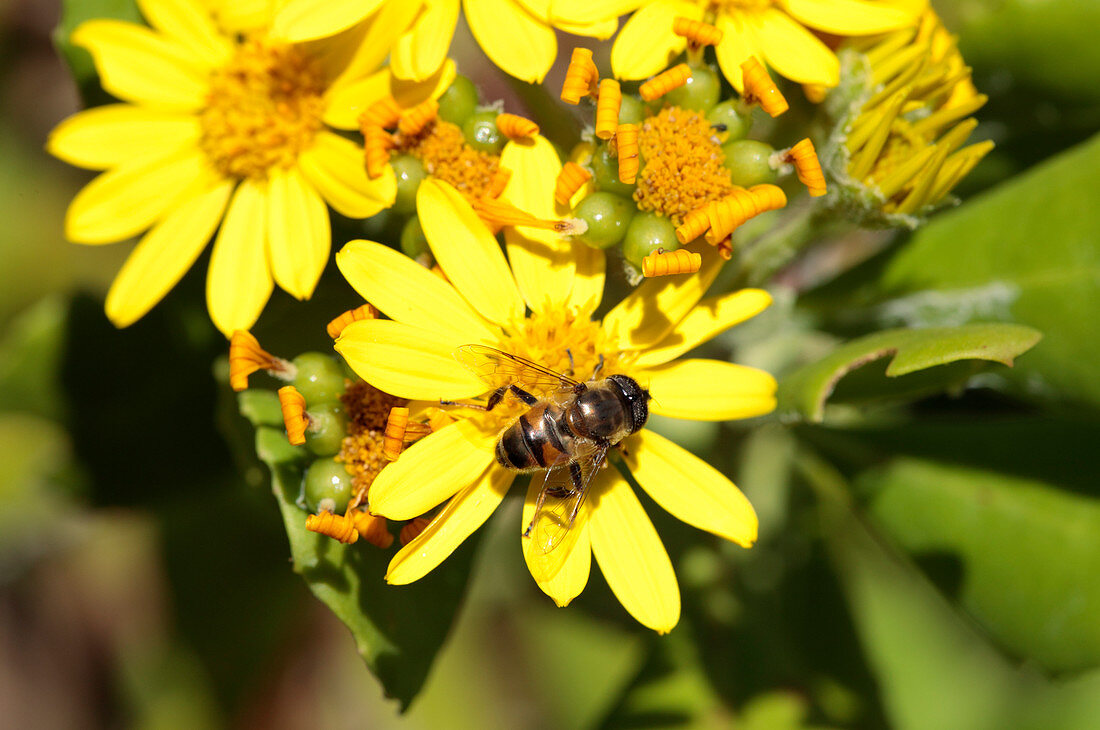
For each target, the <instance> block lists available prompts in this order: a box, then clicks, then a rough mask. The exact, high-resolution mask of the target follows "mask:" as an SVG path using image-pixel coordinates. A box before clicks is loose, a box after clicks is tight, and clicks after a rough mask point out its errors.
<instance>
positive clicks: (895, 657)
mask: <svg viewBox="0 0 1100 730" xmlns="http://www.w3.org/2000/svg"><path fill="white" fill-rule="evenodd" d="M801 467H802V468H801V471H802V473H803V475H804V476H806V477H807V479H808V480H809V481H811V482H812V483H813V484H814V489H815V492H816V493H817V495H818V497H819V498H820V499H821V501H822V508H821V510H822V524H823V531H824V534H825V537H826V541H827V545H828V547H829V550H830V553H831V554H832V557H833V561H834V564H835V567H836V570H837V572H838V574H839V575H840V576H841V578H842V580H843V583H844V586H845V593H846V596H847V599H848V601H849V604H850V607H851V611H852V617H853V620H854V621H855V625H856V629H857V631H858V633H859V637H860V640H861V642H862V643H863V646H864V649H865V652H866V654H867V659H868V661H869V663H870V665H871V670H872V672H873V673H874V675H875V678H876V680H877V682H878V683H879V686H880V689H881V691H882V696H883V701H884V703H885V705H886V710H887V714H888V716H889V719H890V726H891V727H896V728H900V729H901V730H906V729H908V728H913V729H917V728H929V727H950V728H955V729H957V730H969V729H971V728H973V729H975V730H983V729H985V728H1002V729H1009V730H1015V729H1020V730H1024V729H1027V730H1031V729H1032V728H1034V729H1036V730H1038V728H1043V729H1044V730H1061V729H1062V728H1065V729H1066V730H1073V729H1075V728H1081V727H1091V726H1093V725H1094V724H1095V719H1096V717H1097V716H1098V714H1097V713H1098V712H1100V692H1097V689H1098V688H1100V673H1097V672H1091V673H1089V674H1085V675H1081V676H1080V677H1078V678H1069V679H1064V680H1046V679H1044V678H1042V677H1040V676H1038V675H1037V674H1035V673H1034V671H1032V670H1031V669H1029V668H1027V667H1022V668H1018V667H1016V666H1013V664H1011V663H1010V662H1009V661H1007V660H1006V659H1005V658H1004V657H1003V656H1002V655H1000V654H999V653H998V652H997V651H996V650H995V649H994V648H993V647H992V646H990V645H989V644H988V643H987V642H986V641H985V640H984V638H983V637H982V636H981V635H980V634H978V633H977V632H976V631H975V630H974V628H973V626H972V625H971V624H970V623H969V622H968V621H967V620H966V619H965V618H964V617H963V616H961V615H959V614H958V613H957V612H956V611H954V610H953V609H952V607H951V606H950V605H949V604H948V603H947V602H946V601H944V599H943V597H942V596H941V595H940V594H939V593H937V591H936V590H935V588H934V587H933V586H932V584H930V583H929V582H928V581H927V580H926V579H925V578H924V577H923V576H921V575H920V573H919V572H918V571H916V570H915V569H914V568H913V567H912V565H910V564H909V563H907V562H906V561H905V560H904V559H903V558H900V557H899V556H898V555H897V554H895V553H893V552H892V551H891V550H890V549H889V548H888V547H886V546H885V545H884V543H883V541H882V540H881V538H880V537H879V536H878V535H876V534H875V533H874V532H873V531H872V529H870V528H869V526H868V525H867V524H866V523H864V522H863V521H862V520H861V519H860V518H859V516H858V514H857V513H856V512H854V511H853V508H852V505H851V504H850V502H849V501H848V499H847V498H846V496H845V493H846V491H847V486H846V485H845V484H844V482H843V480H842V479H841V478H840V477H839V475H838V474H836V473H835V472H833V471H832V470H831V469H830V468H829V467H828V466H827V465H825V464H824V463H823V462H820V461H818V460H817V459H815V458H807V457H805V456H804V457H803V458H802V460H801Z"/></svg>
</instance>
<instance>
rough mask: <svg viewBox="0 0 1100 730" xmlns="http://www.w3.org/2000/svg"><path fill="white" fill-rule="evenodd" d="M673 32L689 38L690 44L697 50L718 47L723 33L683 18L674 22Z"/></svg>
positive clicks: (679, 17) (678, 18) (707, 24)
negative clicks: (701, 47)
mask: <svg viewBox="0 0 1100 730" xmlns="http://www.w3.org/2000/svg"><path fill="white" fill-rule="evenodd" d="M672 32H673V33H675V34H676V35H678V36H680V37H682V38H687V41H688V43H690V44H691V45H692V46H694V47H696V48H698V47H700V46H716V45H718V43H719V41H721V40H722V31H720V30H718V29H717V28H715V27H714V26H713V25H710V24H709V23H704V22H703V21H701V20H692V19H691V18H685V17H683V16H678V17H677V18H676V19H675V20H673V21H672Z"/></svg>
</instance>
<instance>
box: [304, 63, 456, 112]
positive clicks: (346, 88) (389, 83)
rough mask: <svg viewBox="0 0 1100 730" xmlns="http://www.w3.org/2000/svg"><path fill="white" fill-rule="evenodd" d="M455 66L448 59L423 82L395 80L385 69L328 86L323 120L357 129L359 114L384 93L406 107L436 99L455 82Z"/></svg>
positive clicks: (383, 95)
mask: <svg viewBox="0 0 1100 730" xmlns="http://www.w3.org/2000/svg"><path fill="white" fill-rule="evenodd" d="M455 68H456V67H455V62H454V61H452V60H450V59H448V60H447V62H446V63H444V64H443V66H442V67H441V68H440V69H439V71H437V72H436V73H435V74H434V75H432V76H431V77H430V78H428V79H426V80H424V81H407V80H404V79H397V78H394V77H393V75H392V74H391V73H390V70H389V69H388V68H384V69H382V70H381V71H378V72H376V73H373V74H371V75H370V76H368V77H366V78H364V79H358V80H356V81H353V82H350V83H347V84H344V85H342V86H339V87H335V88H333V89H330V90H329V93H328V95H327V96H326V97H325V98H326V106H325V113H324V120H325V123H326V124H328V125H330V126H333V127H336V128H337V129H359V115H360V114H362V113H363V112H364V111H366V110H367V108H368V107H369V106H370V105H371V104H373V103H374V102H376V101H378V100H379V99H381V98H383V97H385V96H393V98H394V99H396V100H397V103H398V104H400V105H401V106H402V107H404V108H406V109H410V108H412V107H414V106H416V105H417V104H419V103H420V102H422V101H426V100H427V99H438V98H439V97H440V96H441V95H442V94H443V92H444V91H446V90H447V87H448V86H450V85H451V82H452V81H454V79H455V74H456V70H455Z"/></svg>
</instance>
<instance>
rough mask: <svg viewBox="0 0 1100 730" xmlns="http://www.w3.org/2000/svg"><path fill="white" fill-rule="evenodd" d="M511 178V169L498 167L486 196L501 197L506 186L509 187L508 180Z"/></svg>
mask: <svg viewBox="0 0 1100 730" xmlns="http://www.w3.org/2000/svg"><path fill="white" fill-rule="evenodd" d="M511 179H512V171H511V170H505V169H504V168H503V167H499V168H497V171H496V172H495V173H493V179H492V180H490V181H489V189H488V190H487V191H486V196H488V197H490V198H499V197H500V194H501V193H503V192H504V188H506V187H508V181H509V180H511Z"/></svg>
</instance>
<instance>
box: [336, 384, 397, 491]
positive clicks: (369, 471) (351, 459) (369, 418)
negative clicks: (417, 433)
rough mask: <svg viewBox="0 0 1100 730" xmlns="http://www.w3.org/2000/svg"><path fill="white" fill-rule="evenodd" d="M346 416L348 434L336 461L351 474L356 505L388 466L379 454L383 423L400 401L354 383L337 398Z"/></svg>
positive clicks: (382, 437)
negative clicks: (342, 405) (345, 411)
mask: <svg viewBox="0 0 1100 730" xmlns="http://www.w3.org/2000/svg"><path fill="white" fill-rule="evenodd" d="M340 401H341V402H342V403H343V404H344V408H345V409H346V410H347V414H348V426H347V430H348V435H347V436H346V437H345V438H344V441H343V443H342V444H341V447H340V453H338V454H337V455H336V460H337V461H338V462H342V463H343V464H344V468H345V469H347V471H348V473H349V474H350V475H351V483H352V487H353V489H354V491H355V494H356V495H357V500H358V501H357V502H356V503H359V502H361V501H362V500H363V499H364V498H366V497H367V495H368V493H369V490H370V485H371V484H372V483H374V480H375V478H376V477H377V476H378V473H379V472H380V471H381V470H382V468H383V467H384V466H385V465H386V464H388V463H389V460H387V459H386V458H385V456H384V454H383V450H384V448H385V443H384V441H385V429H386V420H387V419H388V418H389V413H390V409H392V408H394V407H395V406H397V407H405V406H406V403H407V402H406V401H405V400H404V399H403V398H397V397H396V396H392V395H389V394H388V393H383V392H382V391H380V390H378V389H377V388H375V387H374V386H372V385H370V384H368V383H365V382H363V381H357V382H354V383H352V384H351V385H349V386H348V388H347V390H346V391H345V393H344V394H343V395H342V396H341V397H340Z"/></svg>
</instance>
